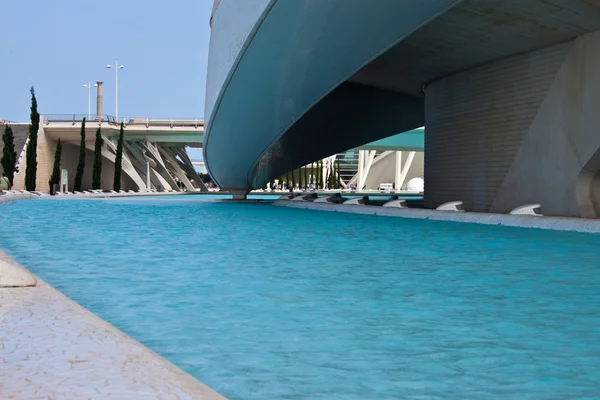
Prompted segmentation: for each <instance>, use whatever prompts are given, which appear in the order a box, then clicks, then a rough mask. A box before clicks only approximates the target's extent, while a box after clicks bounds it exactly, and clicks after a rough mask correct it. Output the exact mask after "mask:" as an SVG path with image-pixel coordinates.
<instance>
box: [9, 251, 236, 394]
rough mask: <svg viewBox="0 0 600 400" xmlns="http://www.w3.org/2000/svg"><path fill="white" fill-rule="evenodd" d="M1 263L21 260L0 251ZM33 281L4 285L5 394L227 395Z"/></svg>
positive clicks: (52, 290) (44, 285)
mask: <svg viewBox="0 0 600 400" xmlns="http://www.w3.org/2000/svg"><path fill="white" fill-rule="evenodd" d="M0 260H5V261H8V262H12V263H16V261H15V260H13V259H12V258H11V257H10V256H8V255H7V254H6V253H5V252H4V251H2V250H1V249H0ZM17 264H18V265H20V264H19V263H17ZM34 276H35V274H34ZM36 278H37V285H36V286H33V287H18V288H0V322H2V324H1V325H2V331H3V337H2V340H1V341H0V344H1V345H2V346H1V347H2V350H3V351H2V354H3V360H4V362H3V363H0V371H3V372H2V376H3V378H4V379H3V381H4V383H3V384H0V389H1V390H0V391H1V392H2V396H3V397H2V398H4V399H20V398H23V397H27V398H28V396H32V395H35V396H40V398H42V397H44V398H45V397H47V396H50V397H54V396H59V397H61V398H62V397H63V396H66V397H65V398H90V399H107V400H110V399H111V398H113V395H115V396H116V397H115V398H122V396H123V395H126V396H131V398H136V397H137V396H142V397H144V396H154V397H153V398H163V397H161V396H166V397H165V398H177V399H199V400H226V399H225V397H224V396H222V395H221V394H219V393H217V392H216V391H215V390H214V389H212V388H210V387H208V386H207V385H205V384H204V383H202V382H200V381H199V380H198V379H196V378H195V377H193V376H192V375H190V374H188V373H187V372H185V371H183V370H182V369H181V368H179V367H178V366H177V365H175V364H173V363H171V362H170V361H168V360H166V359H165V358H163V357H161V356H160V355H158V354H157V353H155V352H154V351H152V350H151V349H149V348H148V347H146V346H144V345H143V344H142V343H140V342H138V341H137V340H135V339H133V338H132V337H130V336H128V335H127V334H125V333H124V332H122V331H120V330H119V329H117V328H116V327H114V326H113V325H112V324H110V323H109V322H107V321H105V320H103V319H102V318H100V317H99V316H97V315H96V314H94V313H92V312H91V311H89V310H88V309H86V308H84V307H83V306H81V305H80V304H78V303H76V302H75V301H73V300H72V299H70V298H68V297H67V296H66V295H65V294H63V293H61V292H60V291H58V290H57V289H55V288H54V287H52V286H51V285H49V284H48V283H46V282H44V281H43V280H41V279H40V278H39V277H37V276H36ZM63 334H64V335H63ZM90 356H91V357H90ZM7 359H8V360H12V362H11V361H9V362H7V361H6V360H7ZM11 364H13V365H11ZM111 380H112V382H113V383H112V384H111ZM65 382H68V383H67V384H65ZM80 396H85V397H80ZM144 398H145V397H144Z"/></svg>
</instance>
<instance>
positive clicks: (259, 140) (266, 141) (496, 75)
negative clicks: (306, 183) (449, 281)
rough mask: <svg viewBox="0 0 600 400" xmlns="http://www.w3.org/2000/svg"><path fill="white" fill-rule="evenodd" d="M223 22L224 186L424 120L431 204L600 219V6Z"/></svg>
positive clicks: (342, 11) (358, 4)
mask: <svg viewBox="0 0 600 400" xmlns="http://www.w3.org/2000/svg"><path fill="white" fill-rule="evenodd" d="M211 27H212V35H211V44H210V56H209V72H208V84H207V94H206V110H205V116H206V117H207V118H209V120H208V122H207V128H206V133H205V144H204V155H205V160H206V163H207V167H208V171H209V173H210V174H211V176H212V178H213V180H215V182H216V183H217V184H218V185H219V186H221V187H223V188H226V189H231V190H237V191H240V192H246V191H248V190H250V189H252V188H258V187H261V186H262V185H263V184H264V183H265V182H267V181H268V180H269V179H271V178H273V177H276V176H278V175H280V174H282V173H285V172H286V171H290V170H292V169H294V168H297V167H298V166H301V165H305V164H307V163H309V162H311V161H313V160H317V159H320V158H323V157H326V156H328V155H331V154H334V153H339V152H342V151H344V150H347V149H350V148H355V147H358V146H360V145H362V144H365V143H368V142H372V141H374V140H377V139H381V138H385V137H387V136H390V135H393V134H396V133H398V132H404V131H407V130H410V129H414V128H416V127H419V126H423V125H424V126H425V128H426V134H425V171H424V175H425V206H426V207H429V208H433V207H436V206H438V205H439V204H441V203H443V202H446V201H454V200H461V201H463V202H464V205H465V208H466V209H467V210H470V211H487V212H489V211H491V212H507V211H510V210H511V209H512V208H514V207H516V206H519V205H522V204H525V203H540V204H541V205H542V211H543V212H544V213H545V214H548V215H564V216H583V217H597V216H598V215H599V214H600V172H599V171H600V135H599V134H598V131H597V127H598V126H600V113H598V112H597V110H598V109H599V107H600V0H463V1H456V0H429V1H427V2H415V1H412V0H381V1H377V2H365V1H362V0H332V1H321V0H306V1H295V0H253V1H249V2H244V3H243V4H242V5H240V2H237V1H235V0H220V1H218V2H215V10H214V14H213V16H212V18H211ZM367 33H368V34H367ZM225 154H226V155H227V156H225Z"/></svg>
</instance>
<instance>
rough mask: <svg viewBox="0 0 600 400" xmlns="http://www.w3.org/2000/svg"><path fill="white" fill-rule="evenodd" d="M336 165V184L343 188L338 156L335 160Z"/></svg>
mask: <svg viewBox="0 0 600 400" xmlns="http://www.w3.org/2000/svg"><path fill="white" fill-rule="evenodd" d="M335 165H336V169H337V180H336V185H337V187H338V189H339V188H341V184H340V182H341V181H342V171H341V169H340V159H339V158H338V159H337V160H335Z"/></svg>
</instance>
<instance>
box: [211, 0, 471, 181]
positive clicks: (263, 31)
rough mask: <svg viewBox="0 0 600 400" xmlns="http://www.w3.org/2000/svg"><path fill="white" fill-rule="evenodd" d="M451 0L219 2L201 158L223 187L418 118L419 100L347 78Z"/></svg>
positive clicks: (417, 122) (453, 0)
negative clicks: (202, 157)
mask: <svg viewBox="0 0 600 400" xmlns="http://www.w3.org/2000/svg"><path fill="white" fill-rule="evenodd" d="M459 2H460V1H458V0H428V1H426V2H415V1H412V0H379V1H377V2H366V1H364V0H337V1H336V0H329V1H327V0H306V1H295V0H279V1H277V0H271V1H268V0H253V1H247V2H243V4H240V2H237V1H235V0H221V1H220V2H219V4H218V7H217V8H216V10H215V13H214V16H213V19H212V34H211V44H210V57H209V72H208V84H207V101H206V110H205V115H206V116H208V123H207V127H206V132H205V143H204V156H205V160H206V163H207V168H208V171H209V173H210V175H211V176H212V178H213V179H214V181H215V182H216V183H217V184H218V185H219V186H221V187H223V188H227V189H230V190H239V191H247V190H249V189H251V188H256V187H260V186H261V185H262V184H264V183H265V182H266V181H268V180H269V179H271V178H272V177H273V176H276V175H278V174H281V173H283V172H286V171H289V170H291V169H293V168H296V167H298V166H300V165H303V164H305V163H308V162H310V161H314V160H315V159H318V158H321V157H324V156H328V155H330V154H333V153H335V152H338V151H343V150H346V149H349V148H353V147H357V146H360V145H362V144H365V143H368V142H372V141H373V140H377V139H381V138H384V137H387V136H391V135H394V134H396V133H397V132H402V131H406V130H409V129H414V128H417V127H419V126H422V125H423V122H424V118H423V112H424V111H423V99H422V98H421V97H419V96H418V95H417V96H415V95H412V94H411V95H409V94H403V93H399V92H395V91H390V90H386V89H378V88H375V87H370V86H365V85H361V84H358V83H349V82H346V81H347V80H348V78H350V77H351V76H352V75H353V74H355V73H356V72H357V71H359V70H360V69H361V68H363V67H364V66H365V65H367V64H369V63H370V62H371V61H372V60H374V59H375V58H377V57H378V56H379V55H381V54H382V53H383V52H385V51H386V50H388V49H389V48H390V47H392V46H394V45H395V44H397V43H398V42H400V41H401V40H402V39H403V38H405V37H407V36H408V35H410V34H411V33H412V32H414V31H415V30H417V29H418V28H420V27H421V26H423V25H424V24H426V23H428V22H429V21H431V20H433V19H435V18H436V17H437V16H439V15H440V14H442V13H444V12H445V11H446V10H448V9H449V8H450V7H452V6H454V5H455V4H457V3H459Z"/></svg>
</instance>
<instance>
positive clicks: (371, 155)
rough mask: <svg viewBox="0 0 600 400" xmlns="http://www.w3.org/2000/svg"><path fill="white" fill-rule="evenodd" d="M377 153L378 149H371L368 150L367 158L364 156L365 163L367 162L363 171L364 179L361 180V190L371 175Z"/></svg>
mask: <svg viewBox="0 0 600 400" xmlns="http://www.w3.org/2000/svg"><path fill="white" fill-rule="evenodd" d="M376 153H377V151H375V150H371V151H369V152H368V154H367V160H366V161H365V160H364V157H363V163H365V165H364V170H363V173H362V180H361V181H360V182H359V185H358V187H359V190H362V188H363V186H365V182H367V178H368V176H369V172H370V171H371V166H372V165H373V160H374V159H375V154H376Z"/></svg>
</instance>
